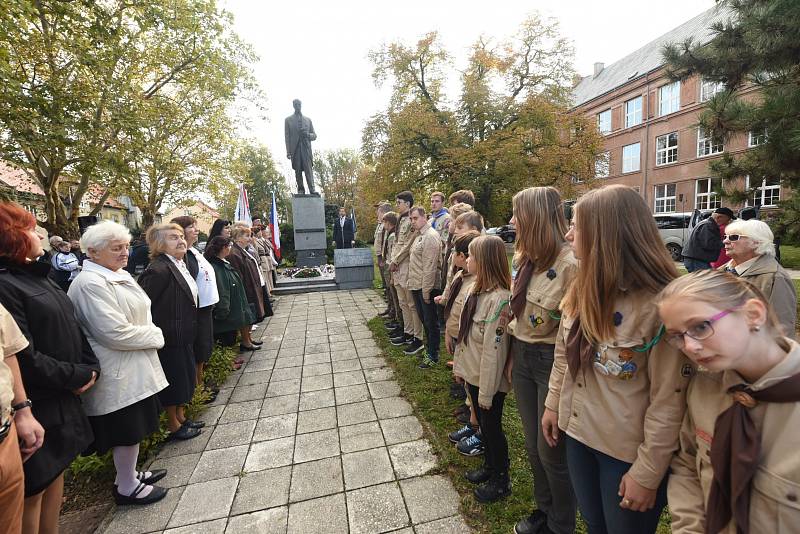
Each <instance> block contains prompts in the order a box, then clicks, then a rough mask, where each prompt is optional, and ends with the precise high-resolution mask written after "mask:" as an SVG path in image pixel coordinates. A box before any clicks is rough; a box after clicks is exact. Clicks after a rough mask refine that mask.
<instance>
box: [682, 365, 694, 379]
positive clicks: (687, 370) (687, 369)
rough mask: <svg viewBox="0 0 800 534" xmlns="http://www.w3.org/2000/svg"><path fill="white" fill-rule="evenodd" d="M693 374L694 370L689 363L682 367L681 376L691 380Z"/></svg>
mask: <svg viewBox="0 0 800 534" xmlns="http://www.w3.org/2000/svg"><path fill="white" fill-rule="evenodd" d="M693 374H694V368H693V367H692V366H691V365H690V364H688V363H685V364H683V367H681V376H682V377H684V378H689V377H690V376H692V375H693Z"/></svg>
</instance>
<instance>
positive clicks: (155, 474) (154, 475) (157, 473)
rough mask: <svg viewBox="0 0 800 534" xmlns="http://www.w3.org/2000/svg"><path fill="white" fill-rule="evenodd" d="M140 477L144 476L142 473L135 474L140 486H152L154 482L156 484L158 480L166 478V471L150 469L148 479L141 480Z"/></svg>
mask: <svg viewBox="0 0 800 534" xmlns="http://www.w3.org/2000/svg"><path fill="white" fill-rule="evenodd" d="M142 476H144V473H142V472H139V473H137V475H136V478H138V479H139V482H141V483H142V484H147V485H148V486H152V485H153V484H154V483H155V482H158V481H159V480H161V479H162V478H164V477H165V476H167V470H166V469H152V470H150V476H149V477H147V478H141V477H142Z"/></svg>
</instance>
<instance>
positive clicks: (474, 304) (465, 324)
mask: <svg viewBox="0 0 800 534" xmlns="http://www.w3.org/2000/svg"><path fill="white" fill-rule="evenodd" d="M477 309H478V294H477V293H470V294H469V296H467V300H466V302H464V309H463V310H461V317H460V319H459V321H458V338H457V339H456V343H457V344H459V345H460V344H461V342H462V341H463V342H464V345H465V346H466V345H468V344H469V343H468V340H469V331H470V330H471V329H472V318H473V317H475V310H477Z"/></svg>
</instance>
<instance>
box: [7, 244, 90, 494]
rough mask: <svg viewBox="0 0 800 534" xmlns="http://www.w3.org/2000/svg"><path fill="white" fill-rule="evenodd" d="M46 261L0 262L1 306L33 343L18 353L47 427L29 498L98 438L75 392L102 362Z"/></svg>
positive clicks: (30, 467) (31, 467) (30, 471)
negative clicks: (53, 279)
mask: <svg viewBox="0 0 800 534" xmlns="http://www.w3.org/2000/svg"><path fill="white" fill-rule="evenodd" d="M49 271H50V266H49V265H47V264H44V263H41V262H33V263H30V264H28V265H16V264H11V263H7V262H6V261H5V260H2V259H0V304H2V305H3V306H4V307H5V308H6V309H7V310H8V311H9V313H10V314H11V315H12V316H13V317H14V319H15V320H16V322H17V324H18V325H19V328H20V330H22V333H23V334H24V335H25V337H26V338H27V339H28V342H29V343H30V345H28V347H27V348H26V349H24V350H22V351H20V352H19V354H18V355H17V356H18V357H17V359H18V361H19V367H20V372H21V374H22V382H23V383H24V384H25V390H26V392H27V394H28V397H29V398H30V399H31V400H32V401H33V408H32V412H33V415H34V417H36V419H37V420H38V421H39V423H41V425H42V426H43V427H44V429H45V440H44V446H43V447H42V448H41V449H39V450H38V451H37V452H36V453H34V455H33V456H31V458H30V459H29V460H28V461H27V462H25V465H24V467H25V495H26V496H31V495H35V494H37V493H39V492H40V491H42V490H43V489H45V488H46V487H47V486H48V485H50V483H51V482H52V481H53V480H55V478H56V477H57V476H58V475H59V474H61V472H62V471H64V469H66V468H67V467H68V466H69V464H70V463H71V462H72V460H74V459H75V457H77V456H78V454H80V453H81V452H82V451H84V450H85V449H86V448H87V447H88V446H89V445H90V444H91V443H92V441H93V440H94V436H93V434H92V429H91V427H90V425H89V420H88V419H87V418H86V415H85V414H84V412H83V408H82V407H81V401H80V399H79V398H78V397H77V396H76V395H75V394H73V393H72V391H73V390H75V389H78V388H80V387H81V386H84V385H85V384H86V383H87V382H89V380H91V378H92V371H97V372H98V373H99V372H100V364H99V362H98V361H97V358H96V357H95V355H94V353H93V352H92V349H91V347H90V346H89V342H88V341H87V340H86V337H85V336H84V335H83V332H82V331H81V328H80V326H79V325H78V322H77V321H76V319H75V310H74V309H73V307H72V303H71V302H70V300H69V298H68V297H67V295H66V294H65V293H64V292H63V291H62V290H61V289H60V288H59V287H58V286H57V285H56V284H55V283H53V281H52V280H50V279H49V278H48V277H47V274H48V272H49Z"/></svg>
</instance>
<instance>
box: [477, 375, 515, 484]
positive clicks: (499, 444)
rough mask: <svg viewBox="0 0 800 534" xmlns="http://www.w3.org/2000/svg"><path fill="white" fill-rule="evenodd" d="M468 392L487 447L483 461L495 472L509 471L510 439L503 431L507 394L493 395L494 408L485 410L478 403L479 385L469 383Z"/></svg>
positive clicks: (498, 393)
mask: <svg viewBox="0 0 800 534" xmlns="http://www.w3.org/2000/svg"><path fill="white" fill-rule="evenodd" d="M467 392H468V393H469V398H470V400H471V401H472V406H473V407H475V413H476V414H477V415H478V424H479V425H480V427H481V437H482V439H483V444H484V447H485V451H484V453H483V454H484V456H483V461H484V464H485V465H486V467H488V468H489V469H491V470H492V471H493V472H495V473H507V472H508V441H506V435H505V434H504V433H503V404H504V403H505V401H506V394H505V393H503V392H500V391H498V392H497V393H495V394H494V397H492V408H491V409H490V410H484V409H483V408H481V407H480V405H479V404H478V386H473V385H472V384H469V383H467Z"/></svg>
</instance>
